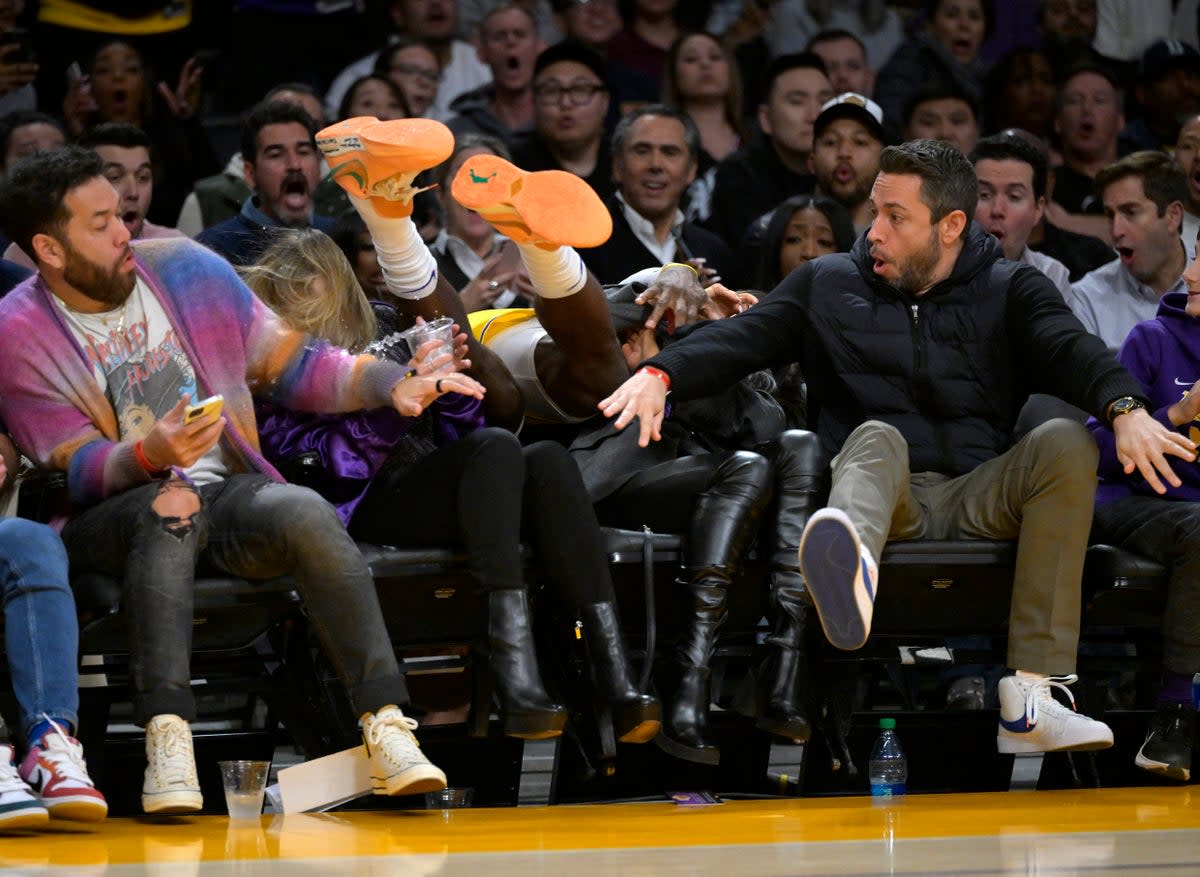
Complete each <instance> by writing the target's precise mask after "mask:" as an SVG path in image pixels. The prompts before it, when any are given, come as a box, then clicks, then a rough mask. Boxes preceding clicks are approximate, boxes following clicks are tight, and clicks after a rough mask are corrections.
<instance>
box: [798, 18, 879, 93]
mask: <svg viewBox="0 0 1200 877" xmlns="http://www.w3.org/2000/svg"><path fill="white" fill-rule="evenodd" d="M804 51H806V52H812V53H813V54H814V55H816V56H817V57H818V58H820V59H821V60H822V61H824V62H825V72H826V73H827V74H828V75H829V83H830V85H832V86H833V90H834V92H836V93H837V94H845V93H846V92H848V91H852V92H854V93H855V94H870V93H871V92H872V90H874V88H875V71H874V70H872V69H871V67H870V65H869V64H867V47H866V46H864V45H863V41H862V40H860V39H859V38H858V37H857V36H855V35H854V34H852V33H851V32H850V31H848V30H823V31H821V32H820V33H818V34H815V35H814V36H813V38H812V39H811V40H809V41H808V45H807V46H805V47H804ZM882 112H883V111H882V110H880V114H882Z"/></svg>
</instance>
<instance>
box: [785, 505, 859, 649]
mask: <svg viewBox="0 0 1200 877" xmlns="http://www.w3.org/2000/svg"><path fill="white" fill-rule="evenodd" d="M800 572H801V573H803V574H804V583H805V585H807V586H808V592H809V594H811V595H812V599H813V604H814V605H815V606H816V607H817V615H818V617H819V618H820V619H821V627H822V628H824V629H825V637H826V638H827V639H828V640H829V641H830V642H831V643H833V645H835V646H837V647H838V648H839V649H845V650H846V651H853V650H854V649H861V648H862V647H863V644H864V643H866V641H867V637H868V636H870V635H871V617H872V616H873V615H874V613H875V581H876V579H877V577H878V571H877V569H876V566H875V560H874V558H872V557H871V555H870V553H869V552H868V551H867V550H866V549H865V548H863V546H862V542H860V541H859V538H858V530H856V529H855V528H854V524H853V523H851V521H850V518H849V517H847V515H846V513H845V512H843V511H842V510H841V509H821V510H820V511H818V512H815V513H814V514H813V516H812V517H811V518H809V519H808V525H807V526H805V528H804V535H803V536H801V537H800Z"/></svg>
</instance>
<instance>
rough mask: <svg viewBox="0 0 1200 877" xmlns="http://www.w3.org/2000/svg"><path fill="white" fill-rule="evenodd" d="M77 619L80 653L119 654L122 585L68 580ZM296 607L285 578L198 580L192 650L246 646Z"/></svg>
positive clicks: (123, 634) (123, 647)
mask: <svg viewBox="0 0 1200 877" xmlns="http://www.w3.org/2000/svg"><path fill="white" fill-rule="evenodd" d="M71 585H72V589H73V590H74V592H75V602H76V605H77V608H78V611H79V619H80V631H79V639H80V651H81V652H83V653H84V654H124V653H126V652H128V650H129V634H128V629H127V626H126V619H125V615H124V614H123V613H122V612H121V611H120V609H121V582H120V580H118V579H116V578H114V577H112V576H106V575H101V574H98V573H89V572H84V573H82V574H80V575H77V576H73V577H72V582H71ZM299 605H300V598H299V595H298V594H297V592H296V585H295V583H294V582H293V581H291V580H290V579H287V578H276V579H271V580H268V581H249V580H247V579H241V578H237V577H233V576H220V575H213V576H204V575H202V576H198V577H197V578H196V584H195V608H194V610H193V613H194V614H193V618H192V649H193V651H196V652H206V651H228V650H238V649H244V648H248V647H249V646H250V644H251V643H253V642H254V641H255V640H256V639H258V637H259V636H261V635H262V634H263V633H265V632H266V631H267V630H269V629H270V628H271V627H272V626H273V625H274V624H276V623H278V622H280V621H282V620H284V619H285V618H289V617H292V616H294V615H295V614H296V612H297V609H298V607H299Z"/></svg>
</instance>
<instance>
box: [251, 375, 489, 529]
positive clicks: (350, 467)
mask: <svg viewBox="0 0 1200 877" xmlns="http://www.w3.org/2000/svg"><path fill="white" fill-rule="evenodd" d="M255 411H256V414H257V416H258V434H259V440H260V441H261V443H262V451H263V455H264V456H265V457H266V458H267V459H268V460H270V461H271V462H272V463H274V464H276V465H279V464H281V463H283V462H284V461H287V460H290V459H292V458H294V457H297V456H299V455H300V454H305V453H308V452H316V453H317V454H318V455H319V456H320V458H321V464H322V465H321V472H320V474H319V476H318V478H317V480H316V482H315V483H313V484H312V485H311V486H312V487H313V488H314V489H315V490H316V491H317V492H318V493H320V494H321V495H322V496H323V497H325V498H326V499H327V500H329V502H331V503H332V504H333V507H334V509H335V510H336V511H337V514H338V517H339V518H341V519H342V523H343V524H349V523H350V519H351V518H352V517H353V516H354V510H355V508H357V507H358V504H359V503H360V502H361V501H362V498H363V496H364V495H365V494H366V492H367V488H369V487H370V486H371V479H373V478H374V477H375V476H376V475H377V474H378V473H379V470H380V469H382V468H383V464H384V463H385V462H386V461H387V459H388V457H389V456H391V454H392V453H393V452H394V451H395V450H396V448H397V447H399V446H400V444H401V443H402V442H404V441H405V440H406V436H407V434H408V431H409V430H410V429H411V428H412V426H413V424H414V423H416V421H417V418H414V417H405V416H403V415H402V414H400V413H398V412H397V411H395V410H394V409H392V408H376V409H374V410H371V411H358V412H355V413H353V414H308V413H305V412H301V411H291V410H288V409H286V408H281V407H279V406H277V405H273V404H272V403H270V402H263V401H258V400H256V404H255ZM428 413H429V414H431V415H432V417H433V425H434V430H433V431H434V437H435V440H436V441H437V443H438V445H444V444H449V443H450V442H454V441H457V440H458V439H460V438H462V437H463V436H465V435H467V434H468V433H471V432H474V431H475V430H477V429H479V428H481V427H483V426H485V425H486V424H485V421H484V418H483V402H481V401H480V400H478V399H473V398H471V397H470V396H462V395H460V394H458V393H447V394H446V395H444V396H441V397H439V398H438V399H437V400H435V401H434V403H433V404H432V405H431V406H430V409H429V412H428Z"/></svg>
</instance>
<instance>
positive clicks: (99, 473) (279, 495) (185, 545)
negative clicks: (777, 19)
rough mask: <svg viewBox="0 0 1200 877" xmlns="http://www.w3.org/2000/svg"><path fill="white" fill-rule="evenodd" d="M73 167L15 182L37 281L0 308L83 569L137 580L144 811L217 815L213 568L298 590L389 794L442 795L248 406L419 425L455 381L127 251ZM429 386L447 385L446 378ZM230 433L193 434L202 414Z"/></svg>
mask: <svg viewBox="0 0 1200 877" xmlns="http://www.w3.org/2000/svg"><path fill="white" fill-rule="evenodd" d="M101 168H102V165H101V162H100V159H99V157H98V156H96V155H95V153H92V152H90V151H88V150H84V149H80V148H78V147H67V148H64V149H62V150H55V151H53V152H48V153H44V154H42V155H40V156H37V157H36V158H33V159H30V160H28V161H27V162H24V163H22V164H21V166H20V167H19V168H17V169H16V171H15V172H14V173H13V174H12V176H11V177H10V178H9V179H8V180H7V181H6V182H5V184H4V186H3V187H2V188H0V217H2V219H3V222H4V224H5V226H6V228H7V230H8V232H9V234H10V235H11V236H12V237H13V239H14V240H16V241H17V242H18V243H19V244H20V245H21V247H22V249H24V250H26V251H27V252H31V253H34V255H35V258H36V260H37V264H38V274H37V276H36V277H35V278H33V279H30V280H28V281H26V282H25V283H24V284H22V285H21V286H20V287H18V288H17V289H15V290H14V291H13V292H11V293H9V294H8V295H7V296H6V297H5V298H4V299H3V301H2V302H0V325H3V326H4V329H5V331H6V332H9V333H11V337H16V338H20V339H21V343H20V344H15V343H9V344H6V345H4V347H3V348H2V349H0V417H2V418H3V420H4V422H5V423H6V424H7V425H8V428H9V429H10V430H11V431H12V435H13V437H14V438H15V439H16V441H17V443H18V444H19V445H20V447H21V448H22V450H23V451H24V452H25V453H26V454H28V455H29V456H30V457H31V458H32V459H33V460H34V462H35V463H36V464H37V465H38V466H41V467H42V468H45V469H52V470H58V471H62V472H65V473H67V482H68V488H69V491H70V496H71V500H72V503H73V509H74V511H75V512H76V515H75V516H74V517H73V518H71V520H70V521H68V522H67V524H66V527H65V528H64V530H63V542H64V543H65V544H66V546H67V550H68V554H69V557H70V561H71V565H72V567H73V568H74V569H75V570H77V571H79V570H92V571H95V572H99V573H102V574H105V575H109V576H114V577H116V578H118V579H120V580H121V581H122V582H123V590H122V600H121V608H122V612H123V613H124V614H125V615H126V616H127V617H128V620H129V634H130V653H131V656H130V667H131V672H132V682H131V687H132V689H133V700H134V718H135V721H136V722H137V723H138V724H139V725H145V727H146V757H147V767H146V772H145V777H144V781H143V786H142V807H143V809H144V810H145V811H146V812H148V813H180V812H192V811H195V810H199V809H200V808H201V807H202V806H203V800H202V797H201V793H200V784H199V781H198V777H197V773H196V763H195V757H194V755H193V749H192V734H191V728H190V724H189V723H190V722H191V721H194V719H195V714H196V707H195V698H194V696H193V694H192V690H191V674H190V672H189V664H190V656H191V630H192V609H193V607H192V603H193V586H194V581H195V574H196V568H197V564H198V563H202V564H205V565H207V566H210V567H212V568H215V569H217V570H220V571H222V572H224V573H226V574H229V575H233V576H245V577H247V578H251V579H269V578H274V577H276V576H282V575H289V576H291V577H293V578H294V580H295V581H296V584H297V587H298V590H299V592H300V594H301V597H302V599H303V601H304V603H305V605H306V608H307V611H308V613H309V615H310V616H311V617H312V619H313V622H314V624H313V627H314V629H315V631H316V635H317V637H318V638H319V640H320V642H321V645H322V646H323V648H324V649H325V651H326V652H327V653H328V655H329V657H330V660H331V662H332V664H333V666H334V667H335V668H336V669H337V672H338V674H339V676H340V677H341V680H342V682H343V683H344V684H345V686H346V688H347V690H348V691H349V694H350V701H351V703H352V705H353V707H354V708H355V710H356V713H357V715H358V717H359V719H360V721H361V722H362V724H363V732H364V734H363V736H364V739H365V740H366V742H367V747H368V752H369V753H370V758H371V771H372V780H373V784H374V787H375V790H376V792H377V793H378V794H410V793H413V792H418V791H427V790H432V789H438V788H444V787H445V784H446V778H445V775H444V774H442V772H441V771H440V770H438V769H437V768H436V767H434V766H433V765H432V764H430V763H429V761H428V760H427V759H426V758H425V757H424V756H423V755H422V754H421V751H420V748H419V747H418V745H417V742H416V740H415V738H413V735H412V731H413V730H414V729H415V728H416V722H415V721H413V720H412V719H411V718H408V717H407V716H405V715H404V714H403V713H402V712H401V707H402V706H405V705H406V701H407V692H406V690H405V687H404V680H403V677H402V676H401V675H400V672H399V668H398V666H397V664H396V659H395V654H394V653H393V651H392V646H391V642H390V640H389V639H388V635H387V631H386V629H385V628H384V624H383V617H382V615H381V613H380V609H379V602H378V597H377V596H376V593H375V585H374V581H373V580H372V578H371V573H370V570H368V569H367V567H366V564H365V562H364V561H363V558H362V555H361V553H360V552H359V550H358V547H357V546H356V545H355V544H354V542H353V540H351V539H350V537H349V535H347V533H346V531H345V528H344V527H343V526H342V524H341V522H340V521H339V519H338V518H337V516H336V514H335V513H334V511H333V507H332V506H330V505H329V504H328V503H327V502H325V500H323V499H321V498H320V497H319V496H318V495H317V494H315V493H313V492H312V491H310V490H308V489H306V488H301V487H296V486H293V485H289V484H286V483H284V482H283V479H282V478H281V477H280V476H279V474H278V472H276V471H275V469H274V468H273V467H272V466H271V465H270V464H268V463H267V461H266V460H265V459H264V458H263V456H262V454H261V452H260V450H259V440H258V428H257V424H256V422H255V418H254V406H253V399H252V395H251V393H252V390H251V388H253V391H254V392H257V393H261V394H270V395H271V398H272V401H274V402H276V403H278V404H279V405H282V406H284V407H291V408H295V409H297V410H307V411H314V412H323V413H328V414H334V413H338V412H342V411H353V410H357V409H361V408H379V407H384V406H389V405H390V406H392V407H395V408H396V409H397V410H398V411H400V413H402V414H406V415H409V416H412V415H415V414H419V413H420V412H421V411H422V410H424V409H425V407H426V406H427V405H428V404H429V403H430V402H432V401H433V399H434V398H436V397H437V396H438V395H439V394H440V393H442V392H463V393H467V394H469V395H474V396H476V397H477V398H479V397H481V396H482V388H481V387H480V385H478V384H476V383H475V382H474V381H472V380H471V379H470V378H467V377H466V376H464V375H461V374H458V373H447V374H442V375H441V376H437V375H427V376H426V375H422V376H416V375H414V376H409V375H408V374H407V373H406V371H405V369H404V368H403V367H401V366H398V365H395V364H393V363H388V362H382V361H377V360H375V359H374V358H373V357H355V356H352V355H350V354H348V353H346V352H345V351H342V350H338V349H336V348H333V347H331V346H329V345H328V344H324V343H320V342H317V341H314V340H313V339H312V338H310V337H309V336H307V335H304V334H302V333H299V332H295V331H292V330H289V329H288V328H286V327H285V326H284V325H283V324H282V323H281V322H280V320H279V318H278V317H276V316H275V314H273V313H272V312H271V311H270V310H269V309H268V308H267V307H266V306H265V305H263V304H262V302H261V301H260V300H259V299H258V298H257V297H256V296H255V295H254V294H253V293H252V292H250V290H249V289H248V288H246V286H245V284H243V283H242V282H241V280H240V279H239V278H238V276H237V274H236V272H235V271H234V270H233V269H232V268H231V267H230V266H229V264H228V263H227V262H225V261H224V260H222V259H221V258H219V257H218V256H216V255H214V254H213V253H211V252H209V251H208V250H206V249H204V248H203V247H200V246H197V245H196V244H194V243H192V242H191V241H189V240H187V239H186V238H179V239H174V240H163V241H156V242H154V243H153V244H148V245H139V246H136V247H133V246H130V243H129V230H128V229H127V228H126V227H125V224H124V223H123V222H122V221H121V219H120V215H119V213H118V205H119V202H118V198H117V193H116V190H115V189H113V187H112V185H111V184H110V183H109V182H108V181H107V180H106V179H105V178H104V177H103V175H102V174H101ZM435 378H436V386H435V383H434V379H435ZM217 395H219V396H220V397H221V398H222V400H223V414H222V412H221V410H220V409H219V408H218V410H217V411H206V412H204V413H203V414H202V415H201V416H199V417H197V418H185V409H186V408H187V407H188V404H189V402H191V401H193V400H196V399H198V398H200V397H203V396H217Z"/></svg>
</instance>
